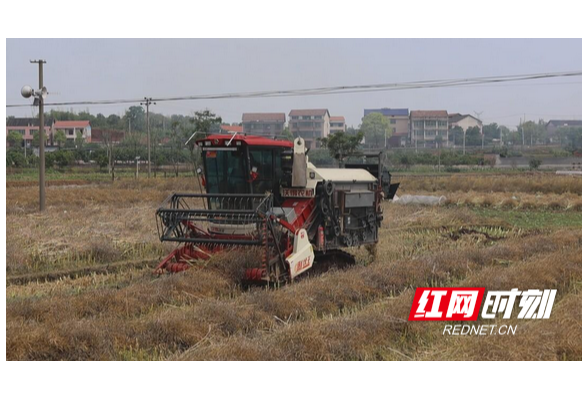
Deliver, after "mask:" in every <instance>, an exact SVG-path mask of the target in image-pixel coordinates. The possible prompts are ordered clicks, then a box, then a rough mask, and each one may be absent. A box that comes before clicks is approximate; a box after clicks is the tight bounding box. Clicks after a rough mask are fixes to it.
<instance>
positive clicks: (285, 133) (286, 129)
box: [282, 127, 294, 142]
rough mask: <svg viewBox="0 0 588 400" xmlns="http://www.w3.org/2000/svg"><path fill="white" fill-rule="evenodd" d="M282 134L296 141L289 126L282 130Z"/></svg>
mask: <svg viewBox="0 0 588 400" xmlns="http://www.w3.org/2000/svg"><path fill="white" fill-rule="evenodd" d="M282 136H285V137H286V139H288V140H289V141H291V142H293V141H294V135H293V134H292V132H290V129H288V127H285V128H284V130H283V131H282Z"/></svg>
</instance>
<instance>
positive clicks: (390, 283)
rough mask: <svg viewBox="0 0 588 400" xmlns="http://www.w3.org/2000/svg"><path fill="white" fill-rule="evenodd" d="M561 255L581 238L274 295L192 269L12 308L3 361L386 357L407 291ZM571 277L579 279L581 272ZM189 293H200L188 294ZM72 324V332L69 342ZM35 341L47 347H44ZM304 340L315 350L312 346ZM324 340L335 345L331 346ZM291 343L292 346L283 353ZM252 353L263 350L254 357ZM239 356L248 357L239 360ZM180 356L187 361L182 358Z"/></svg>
mask: <svg viewBox="0 0 588 400" xmlns="http://www.w3.org/2000/svg"><path fill="white" fill-rule="evenodd" d="M559 249H565V250H566V251H573V252H578V251H579V249H580V245H579V233H570V232H558V233H555V234H551V235H535V236H527V237H521V238H515V239H513V240H511V241H509V242H500V243H499V244H496V245H494V246H491V247H481V248H477V249H476V251H472V249H468V248H456V249H453V250H448V251H439V252H435V253H433V254H430V255H428V256H422V257H418V258H415V259H412V260H406V261H405V262H402V263H400V262H397V263H393V264H390V263H388V262H376V263H374V264H373V265H371V266H367V267H356V268H350V269H346V270H339V271H337V270H333V271H329V272H327V273H325V274H323V275H322V276H319V277H317V278H315V279H308V280H304V281H301V282H299V283H297V284H295V285H291V286H287V287H285V288H282V289H280V290H253V291H251V292H249V293H243V294H239V293H238V291H237V290H235V288H234V287H232V286H231V284H230V282H231V280H230V278H228V277H227V275H225V274H224V273H222V272H220V273H218V272H217V271H216V270H215V271H212V270H207V269H201V270H197V269H195V270H193V271H189V272H188V273H185V274H182V275H177V276H173V277H166V278H164V279H163V280H158V281H155V282H152V283H150V282H142V283H137V284H136V285H130V286H128V287H126V288H125V289H122V290H120V291H115V290H113V291H111V296H107V295H106V294H105V293H102V292H100V291H99V295H98V300H96V299H95V298H94V297H93V296H92V295H91V292H90V291H86V292H85V293H84V294H83V295H82V296H80V299H79V301H76V299H75V297H76V296H64V297H62V298H59V297H53V298H48V299H43V300H45V301H44V302H43V301H42V300H38V301H33V300H23V301H20V300H19V301H14V302H13V301H10V302H9V303H8V305H7V315H8V318H7V320H8V325H7V337H8V340H7V355H8V358H11V359H12V358H17V359H23V358H25V359H28V358H35V359H38V358H49V359H54V358H66V359H86V358H89V359H104V358H123V357H126V356H129V351H130V350H129V349H135V350H134V353H133V352H131V354H138V353H139V354H143V356H146V357H150V356H154V355H157V357H164V356H165V355H166V354H167V355H169V354H172V353H175V354H177V355H178V356H179V357H188V358H195V359H208V358H229V359H241V358H248V357H253V358H263V359H268V358H277V359H349V358H357V359H373V358H379V357H384V358H386V357H391V355H389V354H388V355H386V356H383V355H378V354H380V353H381V354H387V353H386V352H385V347H384V348H380V347H381V346H384V345H385V344H386V343H388V347H389V346H394V347H397V346H398V343H397V340H398V337H402V335H406V334H408V333H410V332H411V331H410V329H413V328H410V329H409V330H408V331H406V329H407V326H406V323H404V321H399V320H398V318H403V317H402V316H404V318H405V315H406V313H405V312H404V311H405V310H406V307H407V304H409V303H410V301H409V300H410V299H404V297H402V296H408V297H410V295H406V294H402V293H403V292H405V288H407V287H414V286H425V285H427V286H429V285H431V284H446V285H447V284H453V283H456V282H459V281H460V280H462V279H465V278H468V277H469V276H471V275H472V274H476V273H478V272H479V271H481V270H483V269H484V268H488V266H490V265H493V264H495V263H497V262H498V261H499V260H503V259H508V260H509V261H510V262H515V261H517V260H521V261H524V260H530V261H529V262H533V261H532V259H533V257H538V256H542V255H546V254H547V255H549V254H550V253H552V252H558V253H559V251H560V250H559ZM557 256H560V254H557ZM575 261H577V260H575ZM533 263H534V262H533ZM501 268H504V267H501ZM574 271H575V272H574V274H575V275H573V277H577V274H579V273H580V272H579V271H580V269H579V267H578V268H576V270H574ZM568 278H570V276H566V275H565V274H559V273H557V272H556V275H555V276H554V279H559V280H562V281H563V280H566V279H568ZM206 279H208V280H206ZM203 280H204V283H203ZM211 282H214V283H213V284H211ZM197 285H200V288H199V289H198V290H195V287H198V286H197ZM134 286H136V287H134ZM154 287H157V290H154ZM223 290H224V291H223ZM146 292H147V293H146ZM200 292H202V294H203V296H199V293H200ZM398 294H400V297H401V298H403V299H404V300H403V301H402V304H403V306H402V307H401V310H402V311H401V312H399V311H398V310H396V308H395V307H393V306H391V305H390V304H387V305H382V306H378V305H377V304H378V303H379V302H381V301H382V299H385V298H386V297H387V296H390V295H398ZM72 297H73V298H72ZM88 302H96V303H98V304H100V305H88V304H86V303H88ZM60 303H63V305H62V307H60ZM392 304H394V303H392ZM380 307H381V308H380ZM388 307H391V308H390V310H391V311H389V312H388V311H387V310H388ZM50 308H55V310H60V311H55V310H53V311H52V310H51V309H50ZM72 308H73V309H72ZM369 310H376V311H369ZM397 312H398V314H395V313H397ZM370 313H372V314H370ZM365 315H367V316H365ZM299 324H300V325H299ZM73 326H75V328H76V333H75V334H73V335H72V333H71V329H72V327H73ZM346 326H347V328H346ZM415 329H421V328H419V327H417V328H415ZM43 333H47V336H48V337H50V338H51V339H50V340H49V339H43V338H42V336H43ZM265 335H269V337H266V336H265ZM399 335H400V336H399ZM414 335H416V336H414ZM419 335H421V333H418V332H417V333H414V334H413V339H411V340H417V341H418V340H420V339H418V338H415V337H426V334H425V333H423V334H422V335H421V336H419ZM423 335H424V336H423ZM305 337H307V338H308V339H304V338H305ZM310 337H312V338H314V339H313V341H315V342H316V343H319V344H312V343H310V342H309V341H310ZM239 338H243V340H242V342H243V343H242V344H243V346H241V345H240V344H239V343H240V339H239ZM329 340H335V341H336V342H337V343H338V344H337V345H336V346H334V345H329ZM387 340H388V342H387ZM290 342H292V343H297V345H293V344H292V345H289V346H290V347H288V346H285V343H290ZM211 344H212V345H211ZM195 345H196V347H195V348H192V349H191V347H192V346H195ZM256 346H261V347H264V348H270V349H271V351H268V352H266V353H264V355H263V356H261V355H259V354H258V355H257V356H255V355H256V354H257V353H255V351H254V350H255V348H256ZM297 346H298V347H297ZM308 346H310V348H309V347H308ZM312 346H319V347H318V348H314V347H312ZM241 348H244V349H248V350H247V352H246V353H245V355H243V354H241V353H240V351H241V350H240V349H241ZM288 348H290V349H294V350H290V351H289V350H288ZM188 349H190V350H189V352H188V353H187V354H188V355H189V356H188V355H185V356H181V354H182V352H183V351H185V350H188ZM207 349H208V350H207ZM292 351H293V352H292ZM403 351H406V349H405V350H403ZM137 352H138V353H137ZM382 352H383V353H382ZM247 354H248V355H247ZM254 356H255V357H254Z"/></svg>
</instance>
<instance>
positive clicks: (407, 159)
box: [399, 153, 413, 169]
mask: <svg viewBox="0 0 588 400" xmlns="http://www.w3.org/2000/svg"><path fill="white" fill-rule="evenodd" d="M399 162H400V164H401V165H402V166H403V167H404V168H405V169H409V168H410V166H411V165H412V164H413V159H412V157H411V156H410V155H409V154H407V153H402V155H401V156H400V159H399Z"/></svg>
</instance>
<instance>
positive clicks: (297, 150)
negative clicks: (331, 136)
mask: <svg viewBox="0 0 588 400" xmlns="http://www.w3.org/2000/svg"><path fill="white" fill-rule="evenodd" d="M196 146H198V148H199V150H200V151H201V154H202V160H203V162H202V169H201V170H200V171H199V174H200V180H201V183H202V187H203V188H204V190H205V191H206V193H175V194H172V195H171V196H170V197H168V199H167V200H166V201H165V202H164V204H162V205H161V207H160V208H159V209H158V210H157V212H156V216H157V226H158V233H159V237H160V239H161V240H162V241H172V242H178V243H179V247H178V248H176V249H175V250H174V251H173V252H172V253H171V254H170V255H168V256H167V257H166V258H165V259H164V260H163V261H162V262H161V263H160V264H159V266H158V267H157V269H156V271H157V272H158V273H164V272H166V271H167V272H179V271H183V270H185V269H188V268H189V267H190V266H191V264H193V261H194V260H198V259H208V258H210V257H212V256H213V255H214V254H215V253H218V252H220V251H226V250H227V249H233V248H235V247H240V246H259V247H260V248H261V253H262V255H261V262H260V265H259V266H256V267H254V268H249V269H247V270H245V271H244V274H243V280H244V281H246V282H266V283H282V282H286V281H291V280H292V279H294V278H295V277H296V276H298V275H300V274H301V273H303V272H305V271H307V270H308V269H310V268H311V267H312V266H313V263H314V260H315V252H316V253H318V254H319V255H326V256H328V255H330V254H334V253H340V252H341V249H342V248H346V247H355V246H360V245H368V244H375V243H377V241H378V228H379V226H380V223H381V220H382V209H381V201H382V200H383V198H384V195H383V191H382V187H381V184H380V180H379V179H376V178H375V177H374V176H373V175H372V174H370V173H369V172H368V171H367V170H365V169H349V170H346V169H329V168H316V167H315V166H314V165H313V164H312V163H311V162H309V161H308V157H307V155H306V153H307V149H306V148H305V143H304V140H303V139H302V138H297V139H295V140H294V143H292V142H290V141H287V140H274V139H270V138H267V137H259V136H245V135H232V136H231V135H210V136H208V137H207V138H205V139H201V140H198V141H196Z"/></svg>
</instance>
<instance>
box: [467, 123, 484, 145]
mask: <svg viewBox="0 0 588 400" xmlns="http://www.w3.org/2000/svg"><path fill="white" fill-rule="evenodd" d="M481 144H482V133H481V131H480V127H478V126H470V127H469V128H468V129H467V130H466V146H479V145H481Z"/></svg>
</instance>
